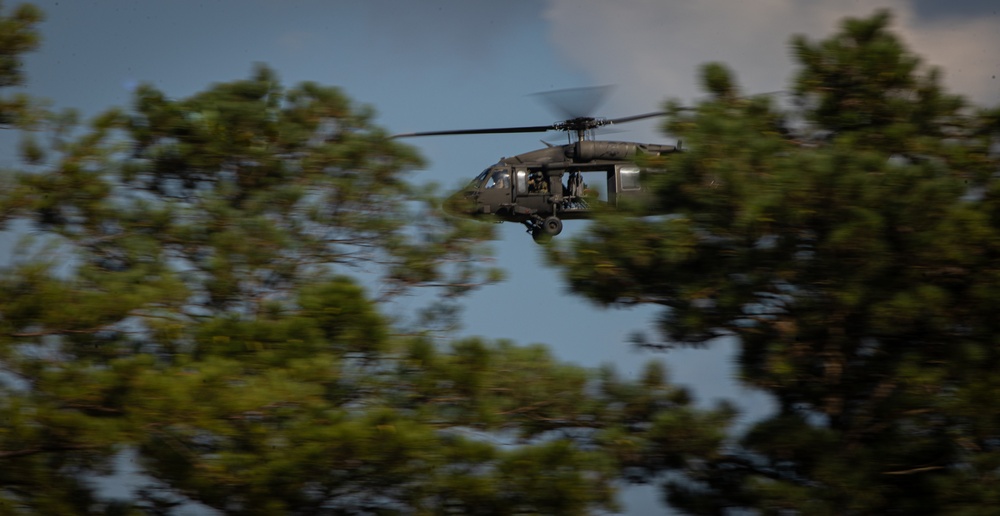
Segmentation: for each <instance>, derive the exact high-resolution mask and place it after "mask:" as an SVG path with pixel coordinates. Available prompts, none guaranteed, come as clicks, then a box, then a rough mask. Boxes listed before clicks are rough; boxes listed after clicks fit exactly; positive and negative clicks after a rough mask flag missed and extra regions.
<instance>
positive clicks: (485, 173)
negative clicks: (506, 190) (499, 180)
mask: <svg viewBox="0 0 1000 516" xmlns="http://www.w3.org/2000/svg"><path fill="white" fill-rule="evenodd" d="M489 175H490V169H489V168H487V169H486V170H483V171H482V172H480V173H479V175H478V176H476V178H475V179H473V180H472V183H470V185H469V186H473V187H476V188H479V186H480V185H482V184H483V181H486V177H487V176H489Z"/></svg>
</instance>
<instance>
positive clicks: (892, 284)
mask: <svg viewBox="0 0 1000 516" xmlns="http://www.w3.org/2000/svg"><path fill="white" fill-rule="evenodd" d="M890 20H891V17H890V16H889V14H888V13H886V12H878V13H876V14H874V15H873V16H871V17H869V18H864V19H847V20H845V21H844V22H843V23H842V25H841V27H840V30H839V32H837V33H836V34H834V35H833V36H832V37H830V38H828V39H825V40H822V41H818V42H813V41H810V40H809V39H807V38H805V37H796V38H794V39H793V41H792V48H793V50H794V54H795V57H796V59H797V61H798V63H799V72H798V75H797V77H796V78H795V81H794V84H793V88H794V94H795V99H796V101H797V104H798V106H800V108H799V109H798V110H797V111H795V110H792V112H788V109H787V108H782V107H781V106H779V105H778V104H777V103H776V102H775V101H774V99H773V98H771V97H767V96H762V97H754V96H750V97H745V96H743V95H744V93H743V92H741V91H740V90H739V88H738V86H737V81H736V79H735V77H734V76H733V75H732V73H730V72H729V71H728V70H727V69H726V67H725V66H724V65H721V64H717V63H716V64H710V65H706V66H705V67H704V69H703V75H702V79H703V83H704V85H705V88H706V90H708V91H709V93H711V98H710V99H709V100H706V101H704V102H701V103H700V104H698V105H697V106H696V107H695V108H694V109H691V110H688V109H682V108H681V107H680V106H679V105H677V104H676V103H675V104H672V105H671V106H670V109H671V112H672V116H671V117H670V119H669V121H668V123H667V125H666V130H667V132H668V133H669V134H671V135H674V136H676V137H678V138H681V139H683V141H684V142H685V145H686V147H687V148H688V150H687V152H685V153H683V154H679V155H675V156H671V157H670V159H668V160H663V161H660V162H656V163H650V164H649V165H650V166H651V167H654V168H663V169H666V171H667V173H665V174H649V175H648V176H647V177H646V178H645V179H646V180H647V181H650V182H652V183H653V184H654V189H655V191H656V200H657V202H658V203H659V205H660V207H661V208H662V209H665V210H667V211H668V212H670V213H672V214H673V215H671V216H668V217H658V218H645V219H640V218H629V217H621V216H618V217H616V216H608V218H607V219H606V220H602V221H600V222H599V223H598V224H595V225H594V227H593V229H592V230H591V231H590V232H589V233H588V234H587V235H585V236H583V237H581V238H579V239H578V240H576V241H575V242H573V244H572V245H571V246H570V247H568V248H562V249H558V250H554V251H553V252H552V259H553V261H554V263H556V264H558V266H560V267H562V268H563V269H564V271H565V274H566V277H567V279H568V281H569V282H570V284H571V285H572V288H573V290H574V291H575V292H577V293H579V294H581V295H585V296H587V297H590V298H592V299H595V300H598V301H600V302H603V303H654V304H658V305H661V306H663V307H664V311H663V315H662V318H661V323H662V324H661V326H662V329H663V334H664V339H663V345H664V346H673V345H705V344H708V345H710V344H711V343H712V341H713V340H714V339H717V338H721V337H726V338H736V339H738V341H739V346H740V352H739V366H740V372H739V375H740V378H741V379H742V380H743V381H744V382H745V383H746V384H747V385H748V386H750V387H752V388H755V389H759V390H762V391H764V392H767V393H770V394H771V395H773V397H774V399H775V400H776V401H777V404H778V407H779V409H778V412H777V413H776V414H774V415H773V416H772V417H769V418H767V419H766V420H764V421H761V422H759V423H757V424H756V425H754V426H753V427H752V428H750V429H749V430H748V431H747V432H746V433H745V434H743V435H742V436H739V440H738V443H739V445H738V446H734V447H731V448H728V449H727V450H725V453H723V454H722V455H720V456H719V457H716V458H712V459H710V460H707V461H705V462H704V463H702V465H700V466H699V467H698V468H696V469H692V470H690V471H689V474H690V477H689V480H688V481H685V482H676V483H674V484H672V485H671V486H669V492H670V496H671V499H672V500H673V502H674V503H676V504H678V505H679V506H680V507H683V508H685V509H687V510H690V511H691V512H696V513H718V512H720V511H722V510H724V509H725V508H732V507H743V508H750V509H756V510H760V511H762V512H764V513H785V512H786V511H790V512H789V513H793V514H851V513H855V514H860V513H865V514H955V513H970V514H984V513H991V512H995V511H996V510H997V508H998V504H1000V482H998V481H1000V477H998V475H997V471H998V470H997V465H998V464H1000V462H998V461H1000V449H998V447H997V442H998V437H1000V417H998V414H1000V413H998V412H997V410H996V401H995V400H996V399H997V398H998V396H1000V383H998V382H997V380H996V375H995V374H994V371H996V370H997V368H998V366H1000V347H998V342H997V340H996V339H997V335H1000V327H998V326H997V324H998V323H997V318H996V315H995V314H996V310H997V307H998V306H1000V276H998V271H1000V217H998V215H1000V211H998V208H1000V204H998V201H1000V182H998V179H997V177H998V176H997V173H998V171H1000V167H998V165H1000V159H998V157H997V154H996V143H997V137H998V135H1000V130H998V129H1000V126H998V125H997V120H998V117H997V115H998V113H1000V110H997V109H994V110H992V111H989V110H985V109H981V108H976V107H974V106H971V105H969V104H968V103H967V102H966V101H965V100H963V99H962V98H961V97H959V96H956V95H951V94H948V93H946V92H945V91H944V88H943V87H942V86H941V84H940V80H941V72H940V71H939V70H937V69H929V68H926V67H925V66H924V65H922V63H921V61H920V59H919V58H918V57H917V56H915V55H913V54H912V53H910V52H909V51H907V50H906V48H905V46H904V45H903V43H902V42H901V41H900V40H899V38H898V37H896V36H895V35H894V34H893V33H892V32H891V31H890V30H889V23H890ZM795 115H797V119H796V116H795Z"/></svg>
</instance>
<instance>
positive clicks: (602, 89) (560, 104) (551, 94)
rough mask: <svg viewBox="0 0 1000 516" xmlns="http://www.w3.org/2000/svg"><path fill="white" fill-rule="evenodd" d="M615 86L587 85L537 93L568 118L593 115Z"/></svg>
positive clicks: (563, 116)
mask: <svg viewBox="0 0 1000 516" xmlns="http://www.w3.org/2000/svg"><path fill="white" fill-rule="evenodd" d="M613 89H614V86H611V85H608V86H587V87H583V88H570V89H565V90H553V91H543V92H540V93H535V94H534V96H536V97H540V98H541V99H542V100H543V101H544V102H545V103H546V104H548V105H549V106H550V107H551V108H552V109H553V110H554V111H556V114H557V115H559V116H560V117H562V118H565V119H567V120H570V119H573V118H585V117H589V116H592V115H593V114H594V110H596V109H597V106H599V105H601V103H603V102H604V99H605V98H607V96H608V94H609V93H611V90H613Z"/></svg>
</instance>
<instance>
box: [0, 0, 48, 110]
mask: <svg viewBox="0 0 1000 516" xmlns="http://www.w3.org/2000/svg"><path fill="white" fill-rule="evenodd" d="M2 9H3V3H0V10H2ZM43 18H44V16H43V15H42V12H41V11H40V10H39V9H38V8H36V7H35V6H33V5H31V4H21V5H18V6H16V7H15V8H14V9H13V11H12V12H10V13H9V14H3V13H2V12H0V88H8V87H11V86H19V85H21V84H23V83H24V74H23V73H22V72H21V55H22V54H25V53H27V52H31V51H32V50H35V49H36V48H37V47H38V43H39V37H38V32H37V31H36V30H35V26H36V25H37V24H38V23H40V22H41V21H42V19H43ZM30 106H31V102H30V100H29V99H28V98H27V97H25V96H14V97H9V98H8V97H0V127H6V126H11V125H15V124H18V123H19V122H21V121H22V120H23V118H24V116H25V115H27V114H29V108H30Z"/></svg>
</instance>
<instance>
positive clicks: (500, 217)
mask: <svg viewBox="0 0 1000 516" xmlns="http://www.w3.org/2000/svg"><path fill="white" fill-rule="evenodd" d="M675 151H677V148H676V147H675V146H673V145H659V144H646V143H634V142H612V141H593V140H580V141H577V142H575V143H570V144H567V145H560V146H550V147H548V148H545V149H538V150H535V151H531V152H526V153H524V154H518V155H517V156H513V157H510V158H503V159H501V160H500V161H499V162H498V163H496V164H495V165H492V166H490V167H487V168H486V170H484V171H483V172H482V173H480V174H479V175H478V176H476V178H475V179H473V180H472V181H471V182H470V183H469V184H468V185H467V186H466V187H465V188H464V189H462V190H461V191H459V192H457V193H455V194H454V195H452V196H451V197H450V198H449V199H448V201H447V203H446V206H445V208H446V209H447V210H448V211H449V212H450V213H452V214H455V215H462V216H468V217H473V218H482V219H488V220H493V221H500V222H504V221H509V222H519V223H522V224H524V225H525V226H526V227H527V228H528V231H529V232H530V233H531V234H532V236H533V237H534V238H535V239H536V240H537V241H542V240H545V239H547V238H551V237H552V236H555V235H557V234H559V232H561V231H562V220H572V219H585V218H589V217H590V216H591V215H592V214H593V213H594V211H595V210H599V209H602V207H616V206H618V205H620V204H622V203H624V202H629V201H640V200H641V199H642V197H643V195H644V194H643V189H642V186H641V184H640V182H639V175H640V167H639V166H638V165H637V164H636V160H637V159H638V158H639V157H640V156H643V155H645V156H658V155H662V154H667V153H671V152H675Z"/></svg>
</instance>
